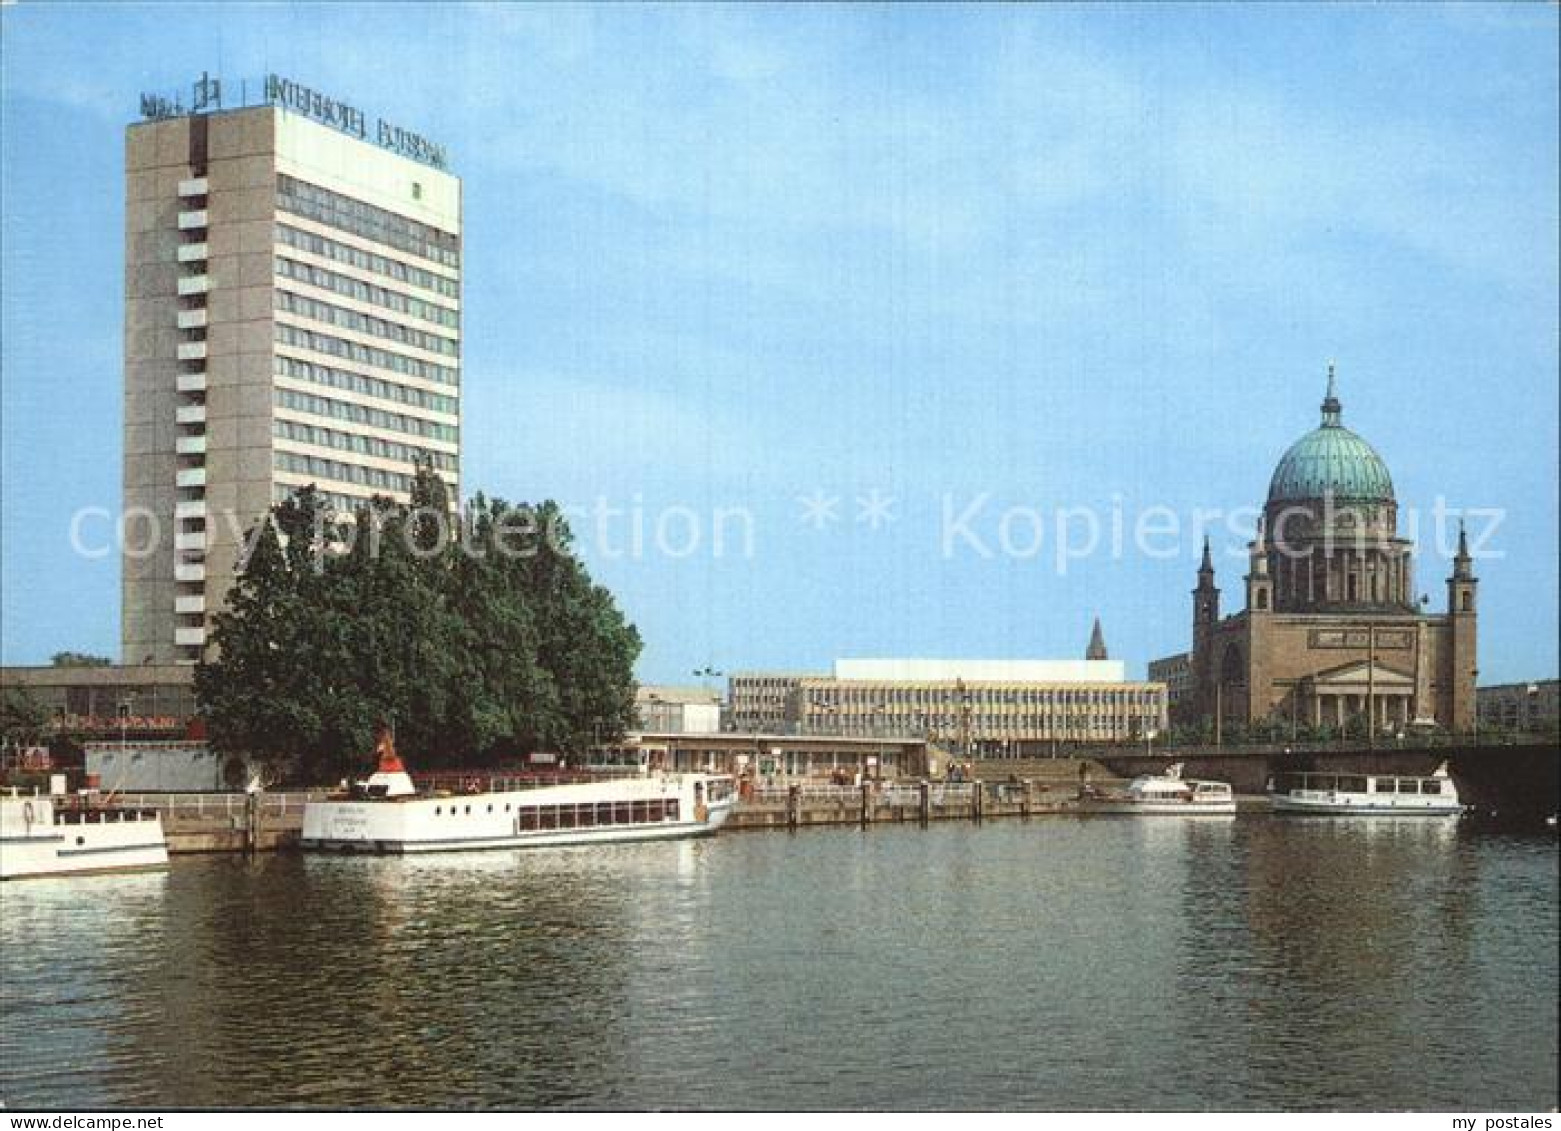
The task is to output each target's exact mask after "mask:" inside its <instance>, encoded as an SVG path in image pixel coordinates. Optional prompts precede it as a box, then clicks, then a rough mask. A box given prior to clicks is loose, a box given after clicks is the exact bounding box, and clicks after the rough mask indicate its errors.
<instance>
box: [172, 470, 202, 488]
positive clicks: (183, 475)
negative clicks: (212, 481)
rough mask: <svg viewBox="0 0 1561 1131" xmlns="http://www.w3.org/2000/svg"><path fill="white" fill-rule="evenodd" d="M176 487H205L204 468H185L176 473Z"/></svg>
mask: <svg viewBox="0 0 1561 1131" xmlns="http://www.w3.org/2000/svg"><path fill="white" fill-rule="evenodd" d="M177 482H178V485H179V486H180V487H204V486H206V469H205V468H204V467H186V468H182V469H181V470H180V471H179V472H178V479H177Z"/></svg>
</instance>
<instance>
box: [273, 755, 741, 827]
mask: <svg viewBox="0 0 1561 1131" xmlns="http://www.w3.org/2000/svg"><path fill="white" fill-rule="evenodd" d="M736 803H737V793H736V789H735V787H734V783H733V781H732V779H731V778H730V777H727V776H724V775H720V774H697V773H696V774H650V773H647V774H640V775H635V776H632V777H616V778H594V779H590V780H585V781H574V782H563V783H553V782H537V781H535V780H528V779H524V778H518V777H517V778H511V779H508V780H505V779H498V780H489V781H487V782H483V783H474V786H473V787H471V788H468V789H466V790H463V791H461V792H453V791H436V792H432V793H425V792H419V791H418V789H417V786H416V785H415V783H414V782H413V781H412V777H411V775H410V774H408V773H407V771H406V767H405V766H404V765H403V764H402V762H401V760H400V758H399V757H398V756H397V755H396V753H395V748H394V746H393V745H392V743H391V741H390V738H389V736H388V735H382V736H381V738H380V744H379V768H378V769H377V770H376V771H375V772H374V773H373V774H372V775H370V776H369V777H368V778H367V779H366V780H365V781H363V782H360V783H358V784H357V785H356V786H355V787H354V788H353V789H352V790H351V791H350V792H349V794H348V795H346V796H342V797H333V798H328V799H326V800H322V801H311V802H309V804H308V805H307V806H306V807H305V808H304V818H303V835H302V837H301V840H300V843H301V844H302V846H303V847H304V848H305V849H313V850H320V851H340V852H382V853H413V852H447V851H457V850H469V849H481V848H529V847H540V846H545V845H572V844H593V843H598V842H615V841H632V840H673V839H679V838H683V837H694V836H708V835H710V834H712V833H714V832H715V831H716V830H718V829H719V828H720V827H721V826H722V825H723V824H725V823H726V819H727V818H728V817H729V816H730V815H731V813H732V809H733V808H734V807H735V805H736Z"/></svg>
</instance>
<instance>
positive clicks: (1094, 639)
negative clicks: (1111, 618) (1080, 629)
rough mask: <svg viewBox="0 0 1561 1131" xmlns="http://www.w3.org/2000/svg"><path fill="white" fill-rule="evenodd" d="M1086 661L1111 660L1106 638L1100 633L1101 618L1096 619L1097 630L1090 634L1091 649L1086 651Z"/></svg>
mask: <svg viewBox="0 0 1561 1131" xmlns="http://www.w3.org/2000/svg"><path fill="white" fill-rule="evenodd" d="M1084 658H1085V659H1086V660H1109V659H1111V656H1110V655H1109V654H1107V652H1106V637H1105V634H1104V633H1102V632H1101V631H1100V618H1099V617H1096V618H1095V629H1094V631H1093V632H1091V633H1090V634H1089V647H1088V648H1087V649H1085V651H1084Z"/></svg>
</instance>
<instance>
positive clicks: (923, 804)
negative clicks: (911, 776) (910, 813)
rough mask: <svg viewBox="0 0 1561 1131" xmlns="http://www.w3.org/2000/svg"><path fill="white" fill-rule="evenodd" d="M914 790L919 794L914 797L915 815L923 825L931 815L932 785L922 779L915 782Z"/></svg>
mask: <svg viewBox="0 0 1561 1131" xmlns="http://www.w3.org/2000/svg"><path fill="white" fill-rule="evenodd" d="M916 792H917V794H919V796H918V797H917V799H916V816H917V819H918V820H920V821H921V823H922V824H924V825H925V824H926V823H927V820H928V818H930V817H931V816H932V787H931V786H929V785H928V784H927V782H926V781H925V780H923V781H921V782H919V783H918V784H917V786H916Z"/></svg>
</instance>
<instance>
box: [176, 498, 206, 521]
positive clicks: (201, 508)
mask: <svg viewBox="0 0 1561 1131" xmlns="http://www.w3.org/2000/svg"><path fill="white" fill-rule="evenodd" d="M173 516H174V518H205V517H206V500H205V499H183V500H181V501H180V502H177V503H175V504H174V505H173Z"/></svg>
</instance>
